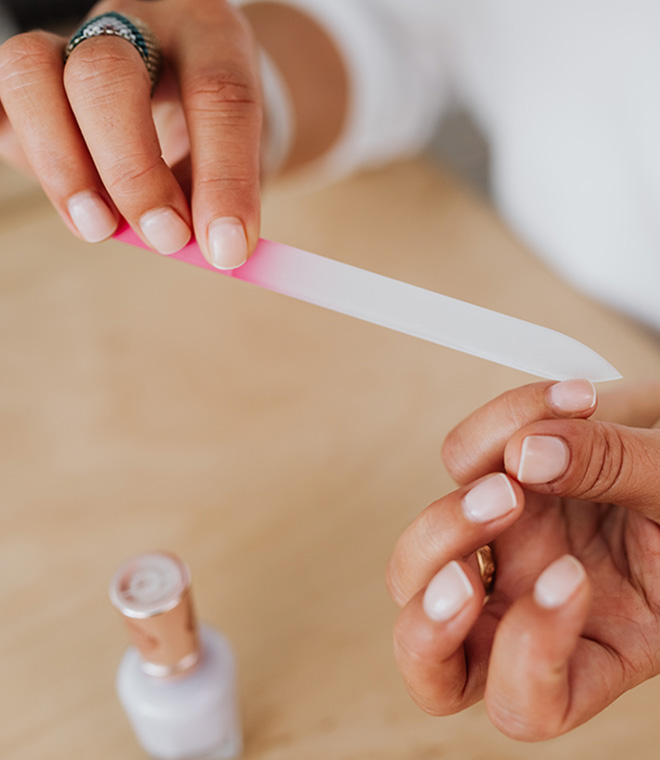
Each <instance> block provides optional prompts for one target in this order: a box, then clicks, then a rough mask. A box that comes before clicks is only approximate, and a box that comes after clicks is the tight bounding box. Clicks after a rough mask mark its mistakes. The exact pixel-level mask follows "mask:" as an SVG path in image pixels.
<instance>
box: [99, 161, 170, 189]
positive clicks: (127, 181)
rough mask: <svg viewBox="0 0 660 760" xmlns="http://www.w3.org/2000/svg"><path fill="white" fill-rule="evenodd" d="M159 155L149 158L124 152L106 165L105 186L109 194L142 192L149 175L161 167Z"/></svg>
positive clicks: (154, 173) (152, 174)
mask: <svg viewBox="0 0 660 760" xmlns="http://www.w3.org/2000/svg"><path fill="white" fill-rule="evenodd" d="M162 166H163V164H162V160H161V158H160V157H157V158H155V159H154V158H151V157H149V156H145V155H144V154H133V155H130V154H126V155H122V156H121V158H119V159H118V160H116V161H115V162H114V163H113V164H111V165H110V166H109V167H108V177H109V179H108V181H107V186H108V190H109V191H110V193H111V194H114V193H116V194H118V195H123V196H126V195H130V194H132V193H138V194H139V195H142V194H143V193H144V187H145V185H146V183H147V181H148V180H149V178H150V177H152V176H154V175H156V174H157V173H158V172H159V171H160V169H161V168H162Z"/></svg>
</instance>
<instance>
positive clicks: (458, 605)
mask: <svg viewBox="0 0 660 760" xmlns="http://www.w3.org/2000/svg"><path fill="white" fill-rule="evenodd" d="M473 596H474V589H473V588H472V584H471V583H470V581H469V580H468V577H467V575H466V574H465V572H464V571H463V568H462V567H461V566H460V565H459V564H458V562H450V563H449V564H448V565H445V566H444V567H443V568H442V570H440V572H439V573H438V574H437V575H436V576H435V577H434V578H433V580H432V581H431V582H430V583H429V585H428V587H427V589H426V592H425V593H424V602H423V605H424V612H425V613H426V615H427V616H428V617H429V618H430V619H431V620H434V621H435V622H437V623H442V622H444V621H446V620H450V619H451V618H453V617H454V615H456V614H457V613H458V612H460V611H461V610H462V609H463V607H465V605H466V604H467V603H468V601H469V600H470V599H471V598H472V597H473Z"/></svg>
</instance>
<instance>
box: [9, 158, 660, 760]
mask: <svg viewBox="0 0 660 760" xmlns="http://www.w3.org/2000/svg"><path fill="white" fill-rule="evenodd" d="M0 184H1V185H2V189H1V192H0V253H1V255H0V290H1V297H0V344H1V345H2V352H1V353H0V429H1V431H2V432H1V438H0V441H1V447H2V456H1V457H0V483H1V484H2V502H1V506H0V515H1V518H0V520H1V523H0V527H1V530H0V578H1V581H0V604H1V610H2V624H1V626H0V658H1V660H0V661H1V663H2V672H1V674H0V716H1V717H0V756H1V757H2V758H4V760H41V758H43V759H44V760H46V759H48V760H60V759H61V760H64V759H65V758H66V760H77V759H78V758H85V759H89V758H94V760H110V759H111V758H112V759H113V760H116V758H122V759H123V760H137V759H138V758H141V757H143V755H142V752H141V750H140V749H139V748H138V746H137V745H136V743H135V741H134V739H133V736H132V734H131V732H130V730H129V727H128V725H127V722H126V720H125V718H124V715H123V713H122V712H121V710H120V707H119V705H118V702H117V700H116V697H115V692H114V683H113V681H114V674H115V670H116V666H117V662H118V660H119V658H120V656H121V653H122V651H123V650H124V648H125V646H126V638H125V634H124V630H123V627H122V625H121V622H120V620H119V619H118V617H117V615H116V613H115V611H114V610H113V608H112V607H111V606H110V603H109V601H108V598H107V584H108V581H109V578H110V576H111V574H112V572H113V570H114V569H115V567H116V566H117V565H118V564H119V562H120V561H121V560H123V559H124V558H125V557H127V556H129V555H132V554H134V553H137V552H140V551H143V550H149V549H153V548H164V549H169V550H172V551H175V552H177V553H179V554H180V555H181V556H182V557H183V558H184V559H185V560H186V561H187V562H188V563H189V565H190V566H191V568H192V571H193V578H194V584H195V585H194V588H195V597H196V603H197V608H198V610H199V614H200V617H201V618H202V619H204V620H207V621H209V622H211V623H212V624H214V625H216V626H217V627H219V628H221V629H222V630H224V631H225V632H226V633H227V634H228V635H229V637H230V638H231V640H232V641H233V643H234V646H235V649H236V652H237V656H238V660H239V667H240V691H241V701H242V709H243V719H244V726H245V738H246V752H245V758H246V760H285V759H286V760H395V759H397V760H399V759H400V760H435V759H436V758H437V759H440V758H451V759H452V760H456V759H459V760H462V759H465V760H477V759H478V758H479V759H480V760H486V759H488V760H493V759H494V760H497V759H498V758H502V759H503V760H504V759H505V758H506V760H511V759H514V760H515V759H517V758H521V759H522V758H525V760H527V759H528V758H530V757H531V758H539V759H549V758H562V759H563V758H592V757H593V758H599V760H606V759H607V758H612V759H614V758H617V760H618V758H621V757H624V756H625V757H635V758H637V759H638V760H640V759H645V758H656V757H657V747H658V745H660V723H659V722H658V720H657V704H658V701H659V700H660V681H658V680H656V681H652V682H650V683H647V684H645V685H643V686H642V687H640V688H638V689H636V690H635V691H633V692H632V693H630V694H628V695H626V696H625V697H623V698H622V699H620V700H619V701H618V702H617V704H615V705H614V706H613V707H611V708H610V709H609V710H607V711H606V712H605V713H604V714H602V715H601V716H599V717H598V718H597V719H595V720H593V721H592V722H590V723H589V724H588V725H587V726H585V727H583V728H580V729H578V730H576V731H574V732H573V733H571V734H570V735H568V736H566V737H562V738H560V739H558V740H555V741H552V742H548V743H545V744H542V745H534V746H529V745H525V744H519V743H516V742H513V741H511V740H509V739H507V738H506V737H504V736H502V735H501V734H499V733H498V732H497V731H496V730H495V729H494V728H493V727H492V726H491V725H490V723H489V722H488V720H487V718H486V715H485V713H484V711H483V707H482V706H481V705H478V706H476V707H474V708H472V709H470V710H468V711H467V712H465V713H463V714H461V715H458V716H455V717H451V718H446V719H434V718H430V717H428V716H426V715H424V714H423V713H422V712H420V711H419V710H418V709H417V708H416V707H415V706H414V705H413V704H412V702H411V701H410V700H409V698H408V697H407V695H406V693H405V691H404V688H403V686H402V684H401V682H400V679H399V676H398V674H397V672H396V669H395V667H394V663H393V658H392V655H391V628H392V623H393V620H394V618H395V615H396V609H395V607H394V605H393V604H392V602H391V601H390V599H389V597H388V595H387V593H386V590H385V585H384V580H383V578H384V567H385V564H386V562H387V559H388V557H389V554H390V551H391V549H392V546H393V544H394V541H395V539H396V537H397V536H398V534H399V533H400V532H401V530H402V529H403V528H404V526H405V525H407V524H408V522H409V521H410V520H411V519H412V518H413V517H414V516H415V515H416V513H417V512H418V511H420V510H421V509H422V508H423V507H425V506H426V505H427V504H428V503H429V502H430V501H432V500H433V499H434V498H436V497H438V496H440V495H442V494H443V493H444V492H446V491H447V490H449V489H450V488H451V482H450V479H449V477H448V475H447V473H446V472H445V471H444V469H443V466H442V463H441V461H440V446H441V443H442V440H443V438H444V436H445V435H446V433H447V432H448V430H449V429H450V428H451V427H452V426H453V425H454V424H455V423H456V422H458V421H459V420H460V419H461V418H462V417H463V416H464V415H465V414H466V413H468V412H469V411H471V410H472V409H474V408H476V407H477V406H478V405H480V404H482V403H483V402H485V401H487V400H488V399H489V398H491V397H493V396H495V395H497V394H498V393H500V392H502V391H503V390H505V389H506V388H509V387H511V386H514V385H519V384H521V383H524V382H528V381H529V380H530V379H531V378H529V377H528V376H525V375H523V374H521V373H519V372H515V371H513V370H509V369H505V368H502V367H499V366H496V365H493V364H490V363H487V362H484V361H482V360H479V359H475V358H472V357H468V356H465V355H462V354H458V353H456V352H452V351H450V350H447V349H443V348H439V347H437V346H434V345H431V344H427V343H424V342H422V341H419V340H415V339H412V338H409V337H406V336H403V335H399V334H395V333H393V332H390V331H388V330H385V329H383V328H379V327H375V326H373V325H368V324H364V323H360V322H357V321H355V320H352V319H350V318H348V317H344V316H339V315H336V314H333V313H330V312H327V311H325V310H323V309H318V308H315V307H312V306H308V305H305V304H301V303H298V302H295V301H292V300H289V299H286V298H283V297H281V296H277V295H274V294H271V293H267V292H264V291H261V290H260V289H258V288H255V287H253V286H250V285H246V284H244V283H240V282H236V281H233V280H231V279H229V278H223V277H219V276H217V275H213V274H210V273H208V272H205V271H202V270H197V269H195V268H193V267H189V266H186V265H183V264H180V263H178V262H175V261H167V260H165V259H163V258H161V257H159V256H157V255H154V254H149V253H146V252H140V251H137V250H134V249H130V248H127V247H124V246H122V245H120V244H118V243H106V244H104V245H102V246H99V247H89V246H86V245H84V244H82V243H80V242H78V241H76V240H75V239H73V238H72V237H71V236H70V234H69V233H68V232H67V230H66V229H65V228H64V226H63V225H62V224H61V223H60V221H59V220H58V219H57V218H56V216H55V214H54V213H53V212H52V211H51V210H50V208H49V206H48V204H47V203H46V202H45V201H44V200H43V199H42V198H41V196H40V195H39V194H38V193H37V192H35V190H34V188H32V187H31V186H29V185H28V186H24V185H21V183H19V182H18V181H17V180H16V179H15V178H14V177H13V175H10V174H8V173H6V172H5V173H3V174H2V175H0ZM264 233H265V235H266V236H268V237H272V238H274V239H279V240H282V241H285V242H288V243H291V244H293V245H297V246H299V247H303V248H306V249H309V250H314V251H317V252H319V253H322V254H325V255H328V256H332V257H336V258H338V259H341V260H344V261H348V262H351V263H353V264H356V265H358V266H363V267H367V268H371V269H374V270H377V271H379V272H381V273H383V274H387V275H390V276H394V277H398V278H401V279H405V280H408V281H409V282H413V283H415V284H419V285H424V286H426V287H429V288H432V289H437V290H441V291H443V292H445V293H447V294H449V295H453V296H457V297H460V298H465V299H467V300H470V301H475V302H478V303H480V304H482V305H484V306H488V307H492V308H495V309H499V310H503V311H508V312H509V313H511V314H514V315H515V316H519V317H523V318H526V319H530V320H534V321H538V322H540V323H542V324H545V325H547V326H549V327H553V328H555V329H558V330H561V331H564V332H567V333H570V334H571V335H572V336H574V337H575V338H578V339H579V340H582V341H584V342H586V343H587V344H589V345H591V346H592V347H593V348H594V349H596V350H597V351H599V352H600V353H602V354H603V355H605V356H606V357H607V358H608V359H609V360H610V361H611V362H612V363H613V364H614V365H615V366H617V367H618V368H619V369H620V370H621V371H622V373H623V374H624V375H625V376H626V378H628V379H634V378H640V377H645V376H648V375H650V374H652V373H656V372H658V371H660V346H659V344H658V343H657V342H656V341H655V340H654V339H653V338H651V337H650V336H648V335H646V334H645V333H644V332H643V331H642V330H640V329H639V328H637V327H635V326H634V325H632V324H630V323H629V322H627V321H626V320H625V319H623V318H622V317H620V316H618V315H615V314H612V313H609V312H608V311H607V310H606V309H604V308H602V307H600V306H597V305H595V304H594V303H592V302H590V301H588V300H587V299H586V298H584V297H582V296H579V295H577V294H576V293H574V292H572V291H570V290H569V289H568V288H567V287H566V286H565V285H563V284H562V283H560V282H559V281H558V279H556V278H555V277H554V276H553V275H552V274H550V273H549V272H547V271H546V270H545V269H544V268H543V267H542V266H541V265H540V264H538V263H537V262H536V261H534V260H533V259H532V258H531V256H530V255H529V254H528V253H527V252H526V251H525V249H524V247H523V246H522V245H521V244H520V243H519V242H517V241H516V239H515V238H514V236H513V235H511V234H510V233H509V232H508V230H507V229H506V227H505V226H504V225H503V224H502V223H501V222H500V221H499V220H498V218H497V216H496V215H495V214H494V213H493V212H492V211H491V210H490V209H489V208H488V207H487V206H486V205H485V204H484V203H483V202H482V201H480V200H479V199H477V198H476V197H474V196H473V195H471V194H470V193H469V192H468V191H466V189H465V188H463V187H462V186H461V185H460V184H459V183H458V182H457V181H456V180H455V179H453V178H452V177H450V176H448V175H446V174H445V173H443V172H442V171H441V170H440V169H438V168H434V167H431V166H429V165H427V164H424V163H422V162H412V163H404V164H400V165H397V166H393V167H390V168H388V169H387V170H384V171H380V172H375V173H372V174H363V175H361V176H359V177H356V178H353V179H351V180H350V181H347V182H344V183H341V184H338V185H336V186H334V187H332V188H327V189H325V190H322V191H318V192H313V193H308V194H301V193H300V192H296V191H293V190H291V189H290V188H283V187H281V188H278V189H275V190H273V191H271V192H270V193H269V194H268V195H267V197H266V200H265V210H264Z"/></svg>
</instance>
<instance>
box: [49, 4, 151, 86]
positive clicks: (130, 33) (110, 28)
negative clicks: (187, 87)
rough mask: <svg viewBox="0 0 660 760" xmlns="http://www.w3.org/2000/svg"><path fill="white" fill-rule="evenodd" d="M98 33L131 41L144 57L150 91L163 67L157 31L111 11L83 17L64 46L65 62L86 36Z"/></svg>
mask: <svg viewBox="0 0 660 760" xmlns="http://www.w3.org/2000/svg"><path fill="white" fill-rule="evenodd" d="M101 35H111V36H114V37H121V38H122V39H124V40H126V41H127V42H130V43H131V45H133V47H134V48H135V49H136V50H137V51H138V53H139V54H140V57H141V58H142V60H143V61H144V64H145V66H146V67H147V71H148V72H149V78H150V79H151V92H152V94H153V91H154V90H155V89H156V86H157V85H158V80H159V79H160V75H161V72H162V68H163V55H162V52H161V49H160V45H159V44H158V40H157V39H156V35H155V34H154V33H153V32H152V31H151V29H149V27H148V26H147V25H146V24H145V23H144V22H142V21H139V20H137V19H130V18H127V17H126V16H122V15H121V13H115V12H114V11H110V12H109V13H104V14H102V15H101V16H96V17H95V18H92V19H90V20H89V21H85V23H84V24H83V25H82V26H81V27H80V28H79V29H77V30H76V31H75V32H74V34H73V36H72V37H71V39H70V40H69V42H68V44H67V46H66V48H65V49H64V62H65V63H66V61H67V60H68V59H69V56H70V55H71V53H72V52H73V51H74V50H75V49H76V48H77V47H78V45H80V43H81V42H84V41H85V40H91V39H92V38H93V37H99V36H101Z"/></svg>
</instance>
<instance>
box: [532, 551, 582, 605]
mask: <svg viewBox="0 0 660 760" xmlns="http://www.w3.org/2000/svg"><path fill="white" fill-rule="evenodd" d="M585 578H586V573H585V572H584V568H583V567H582V564H581V563H580V562H579V561H578V560H577V559H575V557H573V556H572V555H571V554H565V555H564V556H563V557H560V558H559V559H558V560H555V562H553V563H552V564H551V565H550V566H548V567H546V569H545V570H544V571H543V572H542V573H541V575H540V576H539V577H538V579H537V581H536V584H535V585H534V601H535V602H536V603H537V604H538V605H539V606H541V607H545V608H546V609H549V610H553V609H556V608H557V607H561V606H562V604H565V603H566V602H567V601H568V600H569V599H570V598H571V597H572V596H573V594H574V593H575V592H576V591H577V589H578V587H579V586H580V584H581V583H582V582H583V581H584V579H585Z"/></svg>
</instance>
